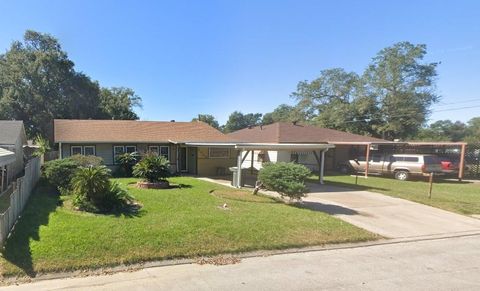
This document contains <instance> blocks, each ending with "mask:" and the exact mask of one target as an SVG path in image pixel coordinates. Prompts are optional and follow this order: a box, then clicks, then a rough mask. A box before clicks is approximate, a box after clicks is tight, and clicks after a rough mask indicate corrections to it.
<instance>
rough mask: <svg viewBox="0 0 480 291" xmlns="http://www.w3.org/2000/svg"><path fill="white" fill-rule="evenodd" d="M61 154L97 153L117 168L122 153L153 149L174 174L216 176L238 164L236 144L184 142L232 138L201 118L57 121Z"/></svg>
mask: <svg viewBox="0 0 480 291" xmlns="http://www.w3.org/2000/svg"><path fill="white" fill-rule="evenodd" d="M54 140H55V143H57V144H58V145H59V158H66V157H69V156H72V155H95V156H99V157H101V158H102V159H103V161H104V163H105V165H106V166H108V167H109V168H111V169H115V167H117V166H118V159H117V158H118V156H119V155H121V154H124V153H132V152H138V153H140V154H143V153H146V152H153V153H156V154H159V155H162V156H165V157H166V158H167V159H168V160H169V161H170V165H171V169H172V172H181V173H188V174H193V175H202V176H212V175H221V174H224V173H227V172H228V167H230V166H232V165H235V164H236V158H237V152H238V151H236V150H235V149H232V148H223V147H196V146H188V145H186V143H225V142H228V141H229V138H228V137H227V136H226V135H224V134H223V133H221V132H220V131H218V130H217V129H215V128H213V127H211V126H209V125H208V124H206V123H204V122H200V121H194V122H175V121H172V122H162V121H136V120H135V121H133V120H63V119H56V120H54Z"/></svg>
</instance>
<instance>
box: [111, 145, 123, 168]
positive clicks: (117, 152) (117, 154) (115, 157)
mask: <svg viewBox="0 0 480 291" xmlns="http://www.w3.org/2000/svg"><path fill="white" fill-rule="evenodd" d="M124 153H125V147H124V146H114V147H113V162H114V163H115V164H118V163H119V161H118V157H120V156H121V155H123V154H124Z"/></svg>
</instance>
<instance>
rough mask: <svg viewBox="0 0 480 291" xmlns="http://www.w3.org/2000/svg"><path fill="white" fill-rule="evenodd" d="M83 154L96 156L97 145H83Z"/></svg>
mask: <svg viewBox="0 0 480 291" xmlns="http://www.w3.org/2000/svg"><path fill="white" fill-rule="evenodd" d="M83 154H84V155H85V156H95V154H96V152H95V146H84V147H83Z"/></svg>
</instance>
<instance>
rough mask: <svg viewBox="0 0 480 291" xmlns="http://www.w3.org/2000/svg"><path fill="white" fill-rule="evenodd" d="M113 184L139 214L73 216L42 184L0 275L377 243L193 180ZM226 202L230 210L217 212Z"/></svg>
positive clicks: (335, 223) (318, 218)
mask: <svg viewBox="0 0 480 291" xmlns="http://www.w3.org/2000/svg"><path fill="white" fill-rule="evenodd" d="M118 181H119V182H120V183H121V184H123V185H125V186H127V185H128V189H129V191H130V192H131V193H132V194H133V195H134V196H135V198H136V199H137V201H138V202H139V203H141V204H142V205H143V207H142V208H141V210H140V211H139V212H138V213H134V214H131V215H128V214H127V215H125V214H121V215H94V214H88V213H82V212H78V211H75V210H72V209H71V208H70V207H68V205H69V204H70V201H69V199H66V200H65V201H64V203H63V206H59V205H61V203H60V199H59V197H58V196H56V195H55V194H54V192H53V191H52V189H51V187H49V186H48V185H45V184H41V185H40V186H39V187H37V190H36V192H35V193H34V194H33V195H32V197H31V200H30V201H29V203H28V205H27V207H26V210H25V212H24V214H23V217H22V219H21V220H20V222H19V224H18V225H17V227H16V230H15V232H14V234H13V235H12V236H11V237H10V239H9V240H8V242H7V244H6V248H5V250H4V252H3V258H2V259H1V261H0V265H1V266H2V273H3V275H4V276H12V275H25V274H28V275H30V276H33V275H35V274H37V273H44V272H53V271H63V270H73V269H91V268H98V267H102V266H113V265H118V264H120V263H126V264H128V263H138V262H144V261H151V260H162V259H169V258H182V257H196V256H201V255H215V254H221V253H237V252H245V251H252V250H261V249H283V248H290V247H301V246H309V245H322V244H326V243H341V242H356V241H366V240H372V239H376V238H378V236H376V235H374V234H371V233H369V232H366V231H364V230H362V229H360V228H357V227H355V226H352V225H350V224H348V223H345V222H342V221H340V220H338V219H336V218H333V217H331V216H329V215H327V214H325V213H322V212H316V211H312V210H308V209H302V208H297V207H294V206H291V205H286V204H283V203H281V202H278V201H276V200H273V199H272V198H269V197H264V196H253V195H252V194H250V193H249V192H244V191H239V190H235V189H231V188H228V187H224V186H220V185H217V184H212V183H209V182H205V181H200V180H197V179H194V178H187V177H179V178H172V179H171V182H172V183H175V184H182V185H183V187H182V188H175V189H168V190H140V189H137V188H134V185H133V183H134V182H135V181H136V180H135V179H118ZM212 190H215V191H213V192H212ZM63 199H65V197H63ZM225 202H226V203H228V205H229V207H230V210H223V209H221V208H219V206H220V205H222V204H223V203H225Z"/></svg>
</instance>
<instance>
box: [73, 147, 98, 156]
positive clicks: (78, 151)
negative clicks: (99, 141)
mask: <svg viewBox="0 0 480 291" xmlns="http://www.w3.org/2000/svg"><path fill="white" fill-rule="evenodd" d="M70 155H71V156H73V155H85V156H94V155H95V146H92V145H89V146H71V147H70Z"/></svg>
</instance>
